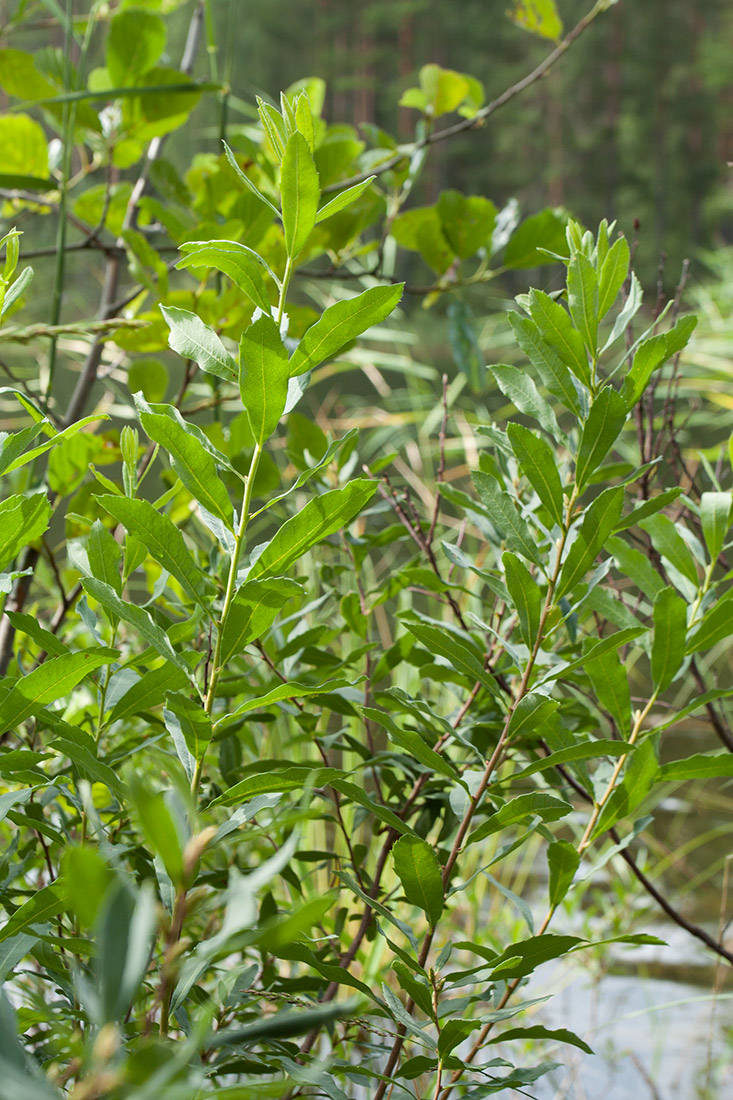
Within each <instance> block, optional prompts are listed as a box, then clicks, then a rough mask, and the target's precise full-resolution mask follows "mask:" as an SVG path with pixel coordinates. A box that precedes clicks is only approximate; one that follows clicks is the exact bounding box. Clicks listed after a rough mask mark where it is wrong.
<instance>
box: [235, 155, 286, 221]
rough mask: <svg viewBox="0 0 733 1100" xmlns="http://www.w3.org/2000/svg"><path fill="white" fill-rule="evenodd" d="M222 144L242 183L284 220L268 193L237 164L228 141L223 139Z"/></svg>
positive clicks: (279, 218)
mask: <svg viewBox="0 0 733 1100" xmlns="http://www.w3.org/2000/svg"><path fill="white" fill-rule="evenodd" d="M222 145H223V146H224V152H225V154H226V158H227V160H228V161H229V163H230V164H231V166H232V168H233V169H234V171H235V172H236V174H237V176H238V177H239V179H240V180H241V181H242V183H243V184H245V186H246V187H247V188H248V189H249V190H250V191H251V192H252V194H253V195H256V197H257V198H258V199H259V200H260V202H263V203H264V204H265V206H267V207H269V209H270V210H271V211H272V213H273V214H274V215H275V217H276V218H277V219H278V220H282V214H281V213H280V211H279V210H278V208H277V207H276V206H275V205H274V204H273V203H271V202H270V200H269V199H268V198H267V196H266V195H263V194H262V192H261V191H259V190H258V189H257V187H255V185H254V183H253V182H252V180H251V179H250V178H249V176H247V175H245V173H244V172H243V171H242V169H241V168H240V167H239V165H238V164H237V160H236V157H235V156H234V153H233V152H232V151H231V149H230V148H229V146H228V145H227V143H226V142H225V141H223V142H222Z"/></svg>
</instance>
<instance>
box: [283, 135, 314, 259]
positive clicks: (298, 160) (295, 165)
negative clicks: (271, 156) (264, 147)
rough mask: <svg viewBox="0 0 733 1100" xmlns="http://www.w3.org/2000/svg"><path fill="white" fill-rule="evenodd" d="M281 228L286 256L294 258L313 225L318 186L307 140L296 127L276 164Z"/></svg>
mask: <svg viewBox="0 0 733 1100" xmlns="http://www.w3.org/2000/svg"><path fill="white" fill-rule="evenodd" d="M280 189H281V193H282V208H283V214H282V217H283V229H284V232H285V247H286V248H287V251H288V256H289V257H290V259H291V260H294V259H295V258H296V257H297V256H298V255H299V253H300V252H302V250H303V248H304V247H305V245H306V243H307V241H308V238H309V237H310V235H311V231H312V229H313V227H314V225H315V224H316V216H317V214H318V200H319V199H320V196H321V188H320V184H319V181H318V171H317V169H316V166H315V163H314V161H313V157H312V156H311V152H310V149H309V148H308V142H307V141H306V140H305V138H304V137H303V135H302V134H300V133H298V132H297V130H296V132H295V133H294V134H291V135H290V137H289V138H288V144H287V146H286V149H285V155H284V156H283V160H282V165H281V167H280Z"/></svg>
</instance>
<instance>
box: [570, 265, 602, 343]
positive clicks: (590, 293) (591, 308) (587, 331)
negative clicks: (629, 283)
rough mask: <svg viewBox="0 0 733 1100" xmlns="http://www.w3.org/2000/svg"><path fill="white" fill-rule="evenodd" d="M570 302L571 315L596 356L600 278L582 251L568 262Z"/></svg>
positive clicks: (585, 341)
mask: <svg viewBox="0 0 733 1100" xmlns="http://www.w3.org/2000/svg"><path fill="white" fill-rule="evenodd" d="M568 304H569V306H570V316H571V317H572V319H573V321H574V322H575V326H576V328H577V329H578V331H579V332H580V334H581V336H582V337H583V341H584V343H585V346H586V348H587V349H588V351H589V353H590V354H591V356H593V357H594V358H595V356H596V354H597V351H598V280H597V278H596V269H595V268H594V266H593V264H592V263H591V262H590V260H589V259H588V257H587V256H584V255H583V253H582V252H577V253H576V254H575V255H574V256H573V257H572V259H571V261H570V263H569V264H568Z"/></svg>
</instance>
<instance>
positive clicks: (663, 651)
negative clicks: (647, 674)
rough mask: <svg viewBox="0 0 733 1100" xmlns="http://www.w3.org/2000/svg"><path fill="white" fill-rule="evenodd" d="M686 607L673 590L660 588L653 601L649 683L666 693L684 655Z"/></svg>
mask: <svg viewBox="0 0 733 1100" xmlns="http://www.w3.org/2000/svg"><path fill="white" fill-rule="evenodd" d="M686 634H687V604H686V602H685V601H684V600H683V599H682V598H681V597H680V596H678V595H677V593H676V592H675V590H674V589H673V588H663V589H662V591H661V592H660V593H659V594H658V596H657V598H656V599H655V601H654V641H653V643H652V680H653V681H654V686H655V687H656V688H657V690H658V691H660V692H661V691H666V690H667V688H668V687H669V685H670V684H671V683H672V681H673V680H674V678H675V676H676V674H677V671H678V670H679V667H680V665H681V664H682V660H683V658H684V655H685V641H686Z"/></svg>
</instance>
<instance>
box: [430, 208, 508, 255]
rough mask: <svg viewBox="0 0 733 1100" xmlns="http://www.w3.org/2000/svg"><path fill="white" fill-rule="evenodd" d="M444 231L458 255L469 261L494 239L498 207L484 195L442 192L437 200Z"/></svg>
mask: <svg viewBox="0 0 733 1100" xmlns="http://www.w3.org/2000/svg"><path fill="white" fill-rule="evenodd" d="M437 211H438V217H439V218H440V224H441V226H442V229H443V234H444V236H445V239H446V240H447V241H448V244H449V245H450V246H451V248H452V249H453V251H454V252H455V254H456V256H458V258H459V259H461V260H467V259H468V257H469V256H474V255H475V254H476V253H477V252H478V250H479V249H480V248H483V247H484V246H485V245H486V244H488V242H489V241H490V240H491V234H492V233H493V231H494V226H495V224H496V207H495V206H494V204H493V202H491V201H490V200H489V199H485V198H483V196H481V195H464V194H462V193H461V192H460V191H441V193H440V196H439V198H438V202H437Z"/></svg>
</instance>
